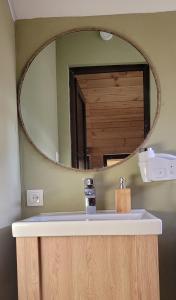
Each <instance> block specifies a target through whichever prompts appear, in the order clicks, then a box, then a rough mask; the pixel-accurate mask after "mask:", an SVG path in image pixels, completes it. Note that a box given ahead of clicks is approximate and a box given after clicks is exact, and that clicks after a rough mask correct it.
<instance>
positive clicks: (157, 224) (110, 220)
mask: <svg viewBox="0 0 176 300" xmlns="http://www.w3.org/2000/svg"><path fill="white" fill-rule="evenodd" d="M12 232H13V236H14V237H25V236H26V237H29V236H75V235H78V236H81V235H146V234H161V233H162V222H161V220H160V219H158V218H156V217H155V216H153V215H152V214H150V213H149V212H147V211H146V210H144V209H134V210H131V212H130V213H126V214H120V213H119V214H118V213H115V211H99V212H97V213H96V214H85V213H84V212H76V213H73V212H72V213H52V214H40V215H38V216H34V217H31V218H28V219H25V220H22V221H19V222H15V223H13V225H12Z"/></svg>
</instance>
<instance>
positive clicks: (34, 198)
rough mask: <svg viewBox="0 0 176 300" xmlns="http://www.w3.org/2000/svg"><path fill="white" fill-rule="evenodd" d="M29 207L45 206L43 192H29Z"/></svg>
mask: <svg viewBox="0 0 176 300" xmlns="http://www.w3.org/2000/svg"><path fill="white" fill-rule="evenodd" d="M27 206H43V190H27Z"/></svg>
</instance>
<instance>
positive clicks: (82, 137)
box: [71, 79, 87, 169]
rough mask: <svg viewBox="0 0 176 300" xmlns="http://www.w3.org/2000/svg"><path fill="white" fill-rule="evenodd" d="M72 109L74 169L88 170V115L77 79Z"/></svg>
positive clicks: (73, 90) (73, 92)
mask: <svg viewBox="0 0 176 300" xmlns="http://www.w3.org/2000/svg"><path fill="white" fill-rule="evenodd" d="M72 84H74V86H73V87H72V97H73V102H72V107H71V112H72V113H71V116H72V119H71V140H72V167H74V168H79V169H86V168H87V163H86V115H85V103H84V99H83V96H82V93H81V90H80V88H79V85H78V82H77V80H76V79H75V80H74V82H73V83H72Z"/></svg>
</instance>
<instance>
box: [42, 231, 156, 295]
mask: <svg viewBox="0 0 176 300" xmlns="http://www.w3.org/2000/svg"><path fill="white" fill-rule="evenodd" d="M40 251H41V282H42V286H41V288H42V300H58V299H59V300H119V299H120V300H149V299H150V300H159V275H158V247H157V237H156V236H87V237H44V238H41V245H40Z"/></svg>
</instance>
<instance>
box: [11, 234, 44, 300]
mask: <svg viewBox="0 0 176 300" xmlns="http://www.w3.org/2000/svg"><path fill="white" fill-rule="evenodd" d="M16 248H17V271H18V300H42V298H41V294H40V274H39V248H38V238H17V239H16Z"/></svg>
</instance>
